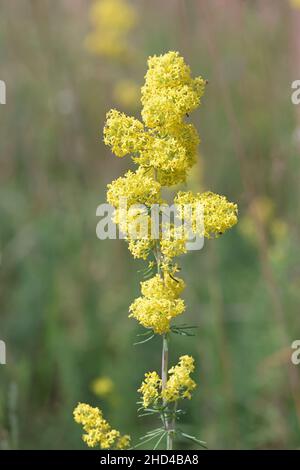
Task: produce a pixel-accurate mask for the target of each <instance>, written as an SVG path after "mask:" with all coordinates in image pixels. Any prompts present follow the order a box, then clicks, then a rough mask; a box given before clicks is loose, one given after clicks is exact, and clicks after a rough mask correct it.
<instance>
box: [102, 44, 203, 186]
mask: <svg viewBox="0 0 300 470" xmlns="http://www.w3.org/2000/svg"><path fill="white" fill-rule="evenodd" d="M145 79H146V80H145V85H144V86H143V87H142V104H143V109H142V118H143V123H142V122H141V121H139V120H137V119H135V118H132V117H128V116H126V115H125V114H122V113H120V112H118V111H116V110H111V111H110V112H109V113H108V114H107V121H106V126H105V128H104V142H105V143H106V144H107V145H109V146H110V147H111V149H112V151H113V152H114V153H115V154H116V155H117V156H119V157H123V156H125V155H127V154H131V156H132V159H133V161H134V162H135V163H137V164H138V165H140V166H141V167H146V168H152V169H153V170H155V172H156V175H157V179H158V181H159V182H160V183H161V184H162V185H164V186H171V185H174V184H177V183H180V182H183V181H185V179H186V176H187V172H188V170H189V169H190V168H191V167H192V166H193V164H194V163H195V161H196V152H197V145H198V144H199V137H198V133H197V131H196V129H195V127H194V126H193V125H192V124H187V123H186V122H184V117H185V115H186V114H188V113H190V112H191V111H193V110H194V109H195V108H196V107H197V106H198V105H199V104H200V98H201V96H202V94H203V92H204V87H205V80H203V79H202V78H201V77H198V78H195V79H192V78H191V73H190V68H189V67H188V65H186V64H185V62H184V59H183V58H182V57H181V56H180V55H179V54H178V52H168V53H167V54H164V55H161V56H159V57H156V56H154V57H150V58H149V60H148V72H147V74H146V77H145Z"/></svg>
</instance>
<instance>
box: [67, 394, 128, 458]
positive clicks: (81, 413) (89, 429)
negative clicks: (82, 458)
mask: <svg viewBox="0 0 300 470" xmlns="http://www.w3.org/2000/svg"><path fill="white" fill-rule="evenodd" d="M73 415H74V420H75V421H76V423H78V424H81V425H82V426H83V430H84V431H85V434H83V436H82V439H83V441H84V442H85V443H86V444H87V445H88V446H89V447H95V446H97V445H99V446H100V447H101V449H120V450H121V449H127V448H128V447H129V445H130V436H128V435H124V436H121V434H120V432H119V431H116V430H115V429H112V428H111V426H110V425H109V423H108V422H107V421H106V420H105V419H104V418H103V414H102V411H101V410H100V409H99V408H93V407H92V406H90V405H87V404H86V403H78V405H77V407H76V408H75V410H74V412H73Z"/></svg>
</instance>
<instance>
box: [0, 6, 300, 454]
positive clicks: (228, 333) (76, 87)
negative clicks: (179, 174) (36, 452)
mask: <svg viewBox="0 0 300 470" xmlns="http://www.w3.org/2000/svg"><path fill="white" fill-rule="evenodd" d="M93 3H95V2H93V1H87V0H86V1H84V0H56V1H55V2H53V1H51V0H22V1H21V0H19V1H17V0H12V1H2V2H1V3H0V75H1V76H0V79H2V80H5V82H6V86H7V104H6V105H1V106H0V149H1V150H0V162H1V171H0V243H1V245H0V254H1V265H0V339H2V340H5V342H6V345H7V365H5V366H4V365H1V366H0V448H1V449H11V448H12V449H29V448H30V449H55V448H63V449H77V448H84V444H83V443H82V441H81V437H80V436H81V429H80V427H79V426H78V425H76V424H75V423H74V422H73V419H72V410H73V408H74V406H75V405H76V404H77V402H78V401H84V402H88V403H90V404H92V405H95V406H100V407H101V408H102V409H103V410H104V412H105V416H106V417H107V419H108V420H109V421H110V422H111V423H112V425H113V426H115V427H117V428H118V429H120V430H121V431H122V432H123V433H130V434H131V435H132V436H133V440H134V442H135V443H136V442H137V441H138V437H139V436H140V435H142V434H143V433H144V432H145V431H147V430H149V429H150V428H151V427H155V422H153V420H152V418H151V417H150V418H143V420H142V419H140V418H138V417H137V412H136V401H137V399H138V395H137V392H136V389H137V388H138V386H139V384H140V381H141V377H142V376H143V374H144V372H145V371H147V370H155V369H158V368H159V362H160V350H161V344H160V340H159V338H156V339H155V340H153V341H150V342H148V343H146V344H144V345H138V346H133V343H135V342H136V341H137V334H139V333H140V332H141V330H140V328H139V326H138V325H137V323H136V322H135V321H134V320H132V319H128V317H127V316H128V306H129V304H130V303H131V302H132V300H133V299H134V298H135V297H136V296H137V295H138V292H139V281H140V280H141V273H139V272H138V270H140V269H142V268H143V262H140V261H135V260H133V259H132V258H131V256H130V254H129V252H128V251H127V247H126V244H125V243H124V242H123V241H122V240H117V241H115V240H113V241H109V240H106V241H100V240H98V239H97V238H96V234H95V229H96V224H97V218H96V208H97V206H98V204H100V203H101V202H104V201H105V188H106V185H107V183H109V182H110V181H111V180H112V179H114V178H116V177H118V176H120V175H121V174H122V173H123V172H124V171H125V169H126V168H128V167H130V166H131V163H130V160H129V159H128V158H127V159H126V158H124V159H117V158H116V157H114V156H112V155H111V154H110V152H109V150H108V149H107V148H105V146H104V144H103V142H102V128H103V124H104V121H105V114H106V112H107V111H108V110H109V109H110V108H111V107H117V108H118V109H120V110H122V111H124V112H126V113H129V114H133V115H136V116H139V107H140V105H139V94H138V87H140V86H141V85H142V83H143V77H144V74H145V72H146V60H147V57H148V55H153V54H161V53H164V52H167V51H169V50H178V51H180V53H181V54H182V55H184V57H185V59H186V61H187V62H188V63H189V64H190V66H191V68H192V72H193V75H194V76H196V75H199V74H201V75H202V76H203V77H205V78H206V79H207V80H208V81H209V84H208V86H207V89H206V94H205V97H204V98H203V104H202V106H201V108H200V110H199V111H197V112H196V113H194V114H193V116H191V117H190V119H191V121H192V122H193V123H194V124H195V125H196V126H197V129H198V131H199V133H200V136H201V139H202V143H201V146H200V155H199V164H198V165H197V167H196V168H195V170H193V172H192V174H191V178H190V180H189V182H188V186H189V188H192V189H193V190H198V191H199V190H207V189H210V190H212V191H215V192H217V193H220V194H225V195H226V196H227V197H228V198H229V199H230V200H232V201H236V202H237V203H238V205H239V224H238V225H237V226H236V227H235V228H234V229H233V230H231V231H230V232H228V233H227V234H225V235H224V236H223V237H220V238H219V239H218V240H212V241H207V242H206V243H205V246H204V249H203V250H202V251H201V252H198V253H193V254H190V255H187V256H185V257H184V258H183V261H182V264H183V277H184V278H185V280H186V282H187V289H186V292H185V299H186V302H187V305H188V309H187V313H186V314H185V315H186V317H185V321H186V322H187V323H189V324H191V325H197V326H198V328H197V332H196V336H195V337H194V338H184V337H181V336H180V337H177V336H176V335H174V336H175V337H174V338H173V339H172V345H171V362H175V361H177V359H178V356H179V355H181V354H185V353H188V354H192V355H194V356H195V358H196V362H197V370H196V374H195V378H196V380H197V382H198V384H199V386H198V389H197V391H196V392H195V394H194V397H193V400H192V401H191V402H189V403H187V404H186V408H187V415H186V417H185V421H184V426H183V427H184V429H185V431H186V432H188V433H189V434H194V435H196V436H197V437H198V438H200V439H202V440H205V441H206V442H207V444H208V447H209V448H211V449H227V448H232V449H249V448H252V449H262V448H267V449H278V448H287V449H289V448H298V447H299V446H300V365H299V366H298V367H297V366H295V365H292V363H291V359H290V358H291V352H292V350H291V343H292V342H293V341H294V340H295V339H300V316H299V302H300V253H299V244H300V233H299V224H300V220H299V215H300V213H299V196H300V191H299V187H300V180H299V175H300V161H299V150H300V106H299V107H297V106H295V105H293V104H292V102H291V83H292V81H293V80H296V79H299V78H300V2H298V1H297V0H291V1H288V0H259V1H255V0H249V1H246V0H164V1H163V2H162V1H160V0H151V1H147V0H141V1H134V0H127V2H126V3H127V4H129V5H130V6H131V7H132V8H133V11H134V16H135V18H133V17H132V18H131V20H130V21H128V22H126V21H125V20H124V21H123V22H122V21H121V20H118V21H120V23H119V26H118V27H117V28H116V29H117V30H118V32H117V33H115V32H114V33H112V36H109V38H110V39H111V37H112V38H113V39H114V38H117V37H118V36H114V34H117V35H118V34H119V33H120V34H123V33H124V36H123V37H122V38H121V43H122V45H125V49H126V53H124V52H122V53H121V54H120V53H116V51H115V50H114V49H113V48H111V44H113V43H115V44H116V43H117V42H116V41H111V42H110V43H109V41H108V44H106V45H105V44H104V46H103V48H102V49H101V47H102V46H101V47H100V46H99V48H98V49H101V50H97V47H96V46H97V44H96V46H95V41H96V39H97V38H98V39H99V40H100V39H101V40H103V41H104V40H105V38H106V36H105V34H107V30H109V24H110V21H111V26H112V28H114V27H115V26H114V24H115V22H116V18H111V19H109V18H108V21H107V23H106V25H105V28H107V29H105V28H104V26H103V28H104V29H105V30H103V31H102V30H101V27H98V33H99V34H98V36H97V35H96V36H94V39H93V36H92V39H91V36H90V35H91V33H92V32H93V30H94V29H95V24H93V18H91V13H90V9H91V6H92V5H93ZM124 15H125V14H124ZM124 15H123V16H122V15H121V18H123V19H124V18H125V17H126V15H125V16H124ZM106 19H107V18H106ZM123 23H124V24H125V26H124V25H123V26H124V28H123V29H124V30H125V31H123V33H122V28H121V26H120V25H122V24H123ZM87 37H89V38H90V39H88V40H87ZM95 37H96V39H95ZM96 43H97V41H96ZM119 44H120V43H119ZM110 48H111V50H110ZM177 446H178V448H181V449H182V448H187V443H183V442H182V443H181V442H177ZM189 448H191V447H189Z"/></svg>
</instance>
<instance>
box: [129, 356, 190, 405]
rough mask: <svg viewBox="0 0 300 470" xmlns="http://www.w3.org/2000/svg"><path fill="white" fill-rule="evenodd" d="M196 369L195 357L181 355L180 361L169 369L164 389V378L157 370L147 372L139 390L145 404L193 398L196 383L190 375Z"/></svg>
mask: <svg viewBox="0 0 300 470" xmlns="http://www.w3.org/2000/svg"><path fill="white" fill-rule="evenodd" d="M194 370H195V366H194V359H193V358H192V357H191V356H187V355H185V356H181V357H180V358H179V363H178V364H177V365H176V366H174V367H171V369H170V370H169V371H168V373H169V378H168V380H167V383H166V385H165V387H164V388H163V389H162V380H161V378H160V376H159V375H158V374H157V372H147V373H146V374H145V380H144V381H143V382H142V385H141V387H140V388H139V389H138V392H139V393H141V395H142V397H143V406H144V408H148V407H149V406H156V405H157V404H160V402H162V403H172V402H174V401H177V400H180V399H184V398H188V399H189V400H190V399H191V397H192V395H191V393H192V391H193V390H194V389H195V388H196V383H195V382H194V380H193V379H192V378H191V377H190V375H191V373H193V372H194Z"/></svg>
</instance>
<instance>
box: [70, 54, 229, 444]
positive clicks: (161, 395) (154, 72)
mask: <svg viewBox="0 0 300 470" xmlns="http://www.w3.org/2000/svg"><path fill="white" fill-rule="evenodd" d="M205 85H206V81H205V80H204V79H203V78H201V77H197V78H195V79H193V78H192V77H191V73H190V68H189V67H188V66H187V65H186V64H185V62H184V59H183V58H182V57H181V56H180V55H179V54H178V53H177V52H168V53H167V54H164V55H161V56H159V57H157V56H154V57H150V58H149V60H148V71H147V73H146V76H145V84H144V86H143V87H142V100H141V101H142V106H143V107H142V113H141V114H142V121H139V120H137V119H135V118H133V117H128V116H126V115H125V114H122V113H120V112H118V111H116V110H111V111H109V113H108V114H107V121H106V125H105V128H104V142H105V143H106V144H107V145H108V146H109V147H111V149H112V151H113V153H114V154H115V155H116V156H118V157H124V156H125V155H131V158H132V160H133V161H134V163H135V164H137V169H136V171H128V172H127V173H126V174H125V175H124V176H122V177H120V178H118V179H117V180H115V181H113V182H112V183H111V184H109V185H108V191H107V200H108V202H109V203H110V204H111V205H112V206H113V207H114V208H115V212H114V221H115V222H116V223H117V224H119V226H120V229H121V231H122V232H123V233H124V234H125V238H126V240H127V242H128V248H129V250H130V251H131V253H132V254H133V256H134V257H135V258H142V259H145V260H148V263H149V264H148V267H147V269H146V272H147V275H148V277H150V278H148V279H147V280H145V281H143V282H141V296H140V297H138V298H137V299H135V300H134V302H133V303H132V304H131V306H130V308H129V311H130V314H129V316H130V317H132V318H135V319H136V320H137V321H138V322H139V323H140V324H141V325H142V326H143V327H144V328H145V329H146V332H145V333H144V334H143V335H144V340H143V341H141V342H146V341H148V340H150V339H151V338H153V337H154V335H160V336H161V337H162V364H161V372H160V373H158V372H157V371H151V372H147V373H146V374H145V378H144V380H143V382H142V384H141V386H140V388H139V390H138V392H139V393H140V394H141V407H140V408H139V412H140V414H141V415H142V416H145V415H152V414H157V415H158V416H159V417H160V422H161V427H158V428H157V429H155V430H153V431H150V432H148V433H147V434H146V435H145V436H144V437H143V438H141V442H140V443H139V444H138V445H144V444H146V443H147V442H151V441H153V442H155V445H154V448H156V447H158V446H159V445H160V444H161V443H162V442H163V441H164V440H165V441H166V445H167V449H172V448H173V445H174V439H175V438H176V436H177V435H180V436H182V437H185V438H187V439H190V440H192V441H194V442H197V443H198V444H199V445H203V442H202V441H199V440H198V439H196V438H195V437H193V436H189V435H187V434H185V433H184V432H182V431H181V430H180V429H179V428H178V427H177V426H176V423H177V421H178V419H179V418H180V416H181V414H182V410H181V408H180V407H179V404H180V402H182V401H184V400H185V399H188V400H189V399H190V398H191V396H192V392H193V391H194V389H195V388H196V383H195V382H194V380H193V379H192V377H191V375H192V373H193V372H194V368H195V366H194V359H193V358H192V357H191V356H189V355H183V356H181V357H180V358H179V361H178V364H176V365H175V366H173V367H171V368H170V367H169V363H168V352H169V342H170V337H171V334H172V333H177V334H185V335H188V334H189V331H190V330H188V329H187V327H186V326H182V325H181V326H180V325H176V324H174V323H173V321H174V319H175V318H176V317H178V316H179V315H182V314H183V313H184V311H185V303H184V300H183V299H181V298H180V294H181V293H182V291H183V289H184V287H185V284H184V281H183V280H182V279H180V278H179V277H178V275H177V273H178V271H179V266H178V264H177V262H176V261H175V258H177V257H178V256H179V255H182V254H184V253H186V252H187V241H188V239H189V237H190V233H188V231H187V230H186V229H184V226H182V225H181V226H177V225H176V224H175V223H171V222H170V221H167V222H166V220H164V221H163V217H159V227H158V236H156V237H152V236H150V234H148V232H146V235H145V230H143V231H141V233H142V232H143V233H142V235H140V236H139V233H140V232H139V230H137V229H136V224H137V220H138V224H139V225H140V226H143V227H145V226H146V227H150V226H151V220H150V219H151V215H150V210H151V208H152V207H153V205H156V207H157V206H158V207H159V215H160V216H163V213H164V207H166V206H164V204H165V202H164V200H163V197H162V189H163V187H170V186H174V185H178V184H179V183H183V182H185V181H186V177H187V174H188V171H189V170H190V168H191V167H192V166H193V165H194V163H195V161H196V153H197V146H198V144H199V136H198V133H197V131H196V129H195V127H194V126H193V125H192V124H189V123H187V122H186V118H187V117H188V116H189V114H190V113H191V111H193V110H194V109H196V108H197V107H198V106H199V105H200V99H201V97H202V95H203V93H204V89H205ZM124 199H126V202H127V207H128V208H129V209H128V210H127V211H125V212H124V211H123V210H122V208H121V205H122V204H121V201H123V200H124ZM174 203H175V204H176V206H177V207H178V208H179V210H178V216H179V218H183V217H184V216H185V217H186V214H187V212H186V211H185V207H186V206H187V205H188V206H189V207H190V208H192V209H195V208H196V206H198V205H199V204H201V207H202V208H203V218H204V223H203V224H198V223H197V217H198V213H197V211H196V210H190V211H188V218H189V223H190V224H189V231H190V230H192V232H193V233H194V235H200V236H201V237H203V236H205V237H207V238H216V237H218V236H219V235H221V234H223V233H224V232H225V231H226V230H228V229H229V228H231V227H232V226H233V225H235V224H236V222H237V206H236V204H233V203H231V202H228V201H227V199H226V198H225V197H224V196H220V195H218V194H214V193H212V192H205V193H202V194H199V193H197V194H193V193H192V192H183V191H179V192H177V194H175V197H174ZM141 204H142V205H143V206H139V205H141ZM140 207H142V208H141V209H139V208H140ZM145 208H146V210H145ZM133 227H135V229H134V230H133ZM149 232H150V230H149ZM148 235H149V236H148ZM155 271H156V273H155ZM180 406H181V405H180ZM81 407H83V408H81ZM85 407H87V409H85ZM81 409H82V412H81ZM90 410H91V409H90V407H88V405H79V411H78V408H77V410H75V419H76V421H77V422H81V423H82V424H83V425H84V426H85V430H86V431H88V434H89V429H90V427H89V424H88V423H89V418H88V417H86V418H85V419H83V417H82V414H84V413H85V412H86V414H85V416H89V413H90V412H91V411H90ZM99 413H100V412H99V410H98V411H92V414H95V415H96V417H95V419H93V420H92V430H93V431H92V437H86V438H85V440H86V442H87V443H88V444H89V445H95V443H96V442H97V443H100V445H101V447H102V448H103V441H101V440H100V438H97V439H96V440H95V437H94V436H95V434H97V432H98V431H97V430H98V422H99V426H100V428H101V423H102V417H101V416H100V417H99V418H97V416H98V414H99ZM100 415H101V413H100ZM97 419H98V420H99V421H97ZM114 436H115V434H113V435H112V434H109V439H105V442H104V443H105V446H107V445H108V444H109V443H110V445H117V446H119V447H120V437H119V434H118V435H117V437H116V439H115V440H114V439H113V437H114ZM121 443H122V444H124V443H125V444H126V445H127V444H129V439H128V437H127V436H125V437H123V438H122V441H121Z"/></svg>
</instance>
